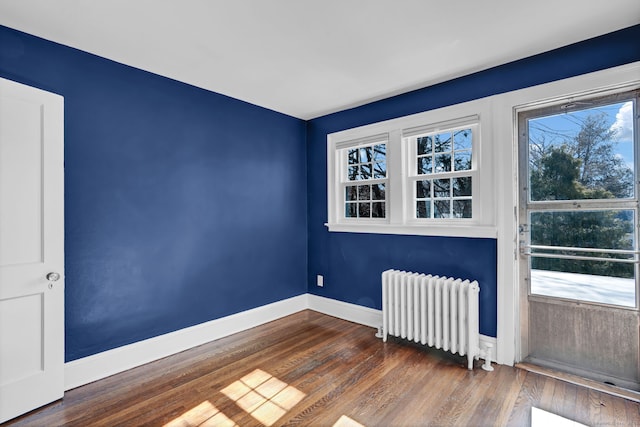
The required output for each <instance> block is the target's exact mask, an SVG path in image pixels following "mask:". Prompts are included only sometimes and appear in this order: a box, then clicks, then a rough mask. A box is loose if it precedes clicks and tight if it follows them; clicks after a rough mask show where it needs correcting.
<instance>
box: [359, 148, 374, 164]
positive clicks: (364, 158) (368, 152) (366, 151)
mask: <svg viewBox="0 0 640 427" xmlns="http://www.w3.org/2000/svg"><path fill="white" fill-rule="evenodd" d="M372 160H373V147H361V148H360V163H367V162H370V161H372Z"/></svg>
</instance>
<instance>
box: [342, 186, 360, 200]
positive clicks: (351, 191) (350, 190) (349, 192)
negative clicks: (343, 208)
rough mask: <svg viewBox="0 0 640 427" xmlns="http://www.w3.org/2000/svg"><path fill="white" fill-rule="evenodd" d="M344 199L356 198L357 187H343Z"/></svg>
mask: <svg viewBox="0 0 640 427" xmlns="http://www.w3.org/2000/svg"><path fill="white" fill-rule="evenodd" d="M345 194H346V196H345V200H347V201H348V200H357V198H358V191H357V187H356V186H355V185H348V186H347V187H346V188H345Z"/></svg>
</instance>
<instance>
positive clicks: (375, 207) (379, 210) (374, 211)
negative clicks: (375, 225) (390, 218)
mask: <svg viewBox="0 0 640 427" xmlns="http://www.w3.org/2000/svg"><path fill="white" fill-rule="evenodd" d="M371 217H372V218H384V217H385V211H384V202H374V203H371Z"/></svg>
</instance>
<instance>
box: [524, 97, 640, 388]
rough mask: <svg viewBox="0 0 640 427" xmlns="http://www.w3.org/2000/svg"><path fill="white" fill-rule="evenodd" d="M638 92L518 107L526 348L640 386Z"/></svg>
mask: <svg viewBox="0 0 640 427" xmlns="http://www.w3.org/2000/svg"><path fill="white" fill-rule="evenodd" d="M637 100H638V91H631V92H624V93H619V94H613V95H607V96H600V97H592V98H583V99H580V100H572V101H570V102H569V101H567V102H564V103H561V104H555V105H549V106H545V107H542V108H538V109H532V110H529V111H522V112H520V113H519V114H518V135H519V157H520V159H519V169H520V180H519V183H520V185H519V186H520V210H519V240H520V242H519V244H520V269H519V270H520V276H521V286H522V292H521V295H522V299H521V304H520V307H521V337H522V340H521V355H522V357H523V358H524V357H526V359H525V360H528V361H531V362H532V363H536V364H540V365H544V366H547V367H551V368H556V369H561V370H565V371H568V372H571V373H575V374H579V375H582V376H585V377H588V378H592V379H596V380H600V381H604V382H607V383H613V384H616V385H620V386H623V387H626V388H631V389H640V376H639V366H638V365H639V362H640V359H639V357H638V351H639V337H638V335H639V331H638V291H637V290H638V260H639V257H638V185H637V183H638V173H637V169H638V161H637V158H638V154H637V150H636V147H637V138H638V136H637V121H638V114H637Z"/></svg>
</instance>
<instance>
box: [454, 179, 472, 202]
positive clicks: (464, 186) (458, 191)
mask: <svg viewBox="0 0 640 427" xmlns="http://www.w3.org/2000/svg"><path fill="white" fill-rule="evenodd" d="M453 196H454V197H460V196H471V177H470V176H465V177H461V178H454V179H453Z"/></svg>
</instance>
